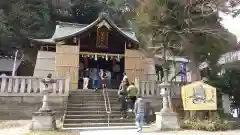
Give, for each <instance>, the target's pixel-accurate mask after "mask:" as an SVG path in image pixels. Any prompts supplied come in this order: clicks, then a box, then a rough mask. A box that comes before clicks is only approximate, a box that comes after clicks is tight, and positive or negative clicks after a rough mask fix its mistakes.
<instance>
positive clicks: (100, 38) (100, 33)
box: [96, 26, 108, 48]
mask: <svg viewBox="0 0 240 135" xmlns="http://www.w3.org/2000/svg"><path fill="white" fill-rule="evenodd" d="M96 43H97V44H96V47H97V48H108V28H106V27H105V26H103V27H100V28H98V29H97V42H96Z"/></svg>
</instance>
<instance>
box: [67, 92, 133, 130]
mask: <svg viewBox="0 0 240 135" xmlns="http://www.w3.org/2000/svg"><path fill="white" fill-rule="evenodd" d="M107 92H108V95H109V101H110V104H111V110H112V112H111V114H109V115H108V114H107V112H106V107H105V101H104V96H103V93H102V90H99V91H97V92H94V90H78V91H73V92H71V93H70V95H69V97H68V103H67V108H66V112H65V115H64V121H63V129H105V128H107V129H108V128H135V124H134V123H135V122H134V115H133V114H132V113H128V116H129V118H127V119H120V112H119V109H120V104H119V103H118V96H117V90H114V89H112V90H107ZM108 118H109V119H108Z"/></svg>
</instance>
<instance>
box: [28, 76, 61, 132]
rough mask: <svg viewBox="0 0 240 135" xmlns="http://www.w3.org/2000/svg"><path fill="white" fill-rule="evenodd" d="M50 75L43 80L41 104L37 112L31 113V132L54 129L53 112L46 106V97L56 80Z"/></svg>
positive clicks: (51, 90)
mask: <svg viewBox="0 0 240 135" xmlns="http://www.w3.org/2000/svg"><path fill="white" fill-rule="evenodd" d="M51 77H52V76H51V74H49V75H48V77H47V78H45V79H43V80H42V82H43V84H44V86H45V87H44V88H43V90H42V93H43V94H44V96H43V103H42V107H41V108H40V109H39V110H38V112H34V113H32V114H33V115H32V125H31V127H30V128H31V130H43V131H45V130H54V129H55V128H56V120H55V112H54V111H53V110H52V109H51V108H50V106H49V104H48V95H49V94H50V93H52V92H53V83H56V80H54V79H52V78H51Z"/></svg>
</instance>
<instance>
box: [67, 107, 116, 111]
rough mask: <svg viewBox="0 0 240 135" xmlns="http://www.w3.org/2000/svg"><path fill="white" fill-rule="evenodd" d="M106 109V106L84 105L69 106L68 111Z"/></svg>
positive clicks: (113, 108)
mask: <svg viewBox="0 0 240 135" xmlns="http://www.w3.org/2000/svg"><path fill="white" fill-rule="evenodd" d="M111 109H112V110H119V107H115V106H114V107H111ZM80 110H86V111H105V110H106V108H105V106H83V107H72V106H71V107H67V111H80Z"/></svg>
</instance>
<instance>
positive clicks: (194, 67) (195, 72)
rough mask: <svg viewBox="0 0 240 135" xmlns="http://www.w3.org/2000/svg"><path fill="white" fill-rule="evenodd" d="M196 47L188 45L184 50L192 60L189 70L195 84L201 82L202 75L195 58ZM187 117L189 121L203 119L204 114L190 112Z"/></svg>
mask: <svg viewBox="0 0 240 135" xmlns="http://www.w3.org/2000/svg"><path fill="white" fill-rule="evenodd" d="M195 49H196V48H195V46H194V45H192V44H188V46H187V47H186V49H185V50H184V54H185V55H186V56H188V59H189V60H190V62H189V63H188V68H189V70H190V71H191V82H195V81H200V80H201V73H200V70H199V66H198V61H197V59H196V57H195V51H194V50H195ZM185 116H186V117H187V119H188V118H189V117H190V118H194V117H197V116H199V117H202V114H201V113H200V114H197V112H196V111H189V114H186V115H185Z"/></svg>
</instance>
